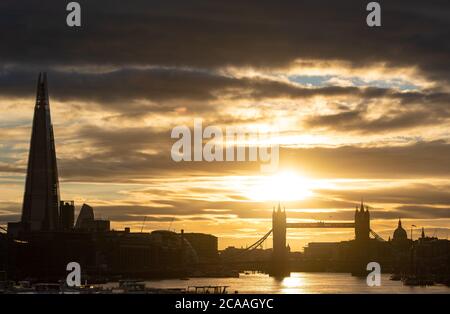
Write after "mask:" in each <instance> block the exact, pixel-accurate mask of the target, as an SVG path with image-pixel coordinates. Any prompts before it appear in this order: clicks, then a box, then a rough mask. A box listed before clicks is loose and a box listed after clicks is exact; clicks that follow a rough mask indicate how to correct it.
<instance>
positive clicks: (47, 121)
mask: <svg viewBox="0 0 450 314" xmlns="http://www.w3.org/2000/svg"><path fill="white" fill-rule="evenodd" d="M58 206H59V184H58V169H57V165H56V152H55V140H54V136H53V126H52V121H51V118H50V104H49V99H48V90H47V75H46V73H43V74H42V73H40V74H39V78H38V84H37V96H36V105H35V107H34V118H33V129H32V133H31V142H30V152H29V156H28V170H27V177H26V183H25V195H24V199H23V208H22V221H21V222H22V227H23V228H25V229H26V230H30V231H50V230H56V229H58V226H59V210H58Z"/></svg>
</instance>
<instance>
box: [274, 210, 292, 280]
mask: <svg viewBox="0 0 450 314" xmlns="http://www.w3.org/2000/svg"><path fill="white" fill-rule="evenodd" d="M272 230H273V253H272V267H271V274H272V275H275V276H284V275H287V274H289V271H288V253H287V249H286V209H285V208H284V209H283V210H281V205H280V203H278V208H277V209H276V210H275V207H274V208H273V212H272Z"/></svg>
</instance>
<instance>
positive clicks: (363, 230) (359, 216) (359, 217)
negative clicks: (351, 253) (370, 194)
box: [355, 201, 370, 241]
mask: <svg viewBox="0 0 450 314" xmlns="http://www.w3.org/2000/svg"><path fill="white" fill-rule="evenodd" d="M369 234H370V213H369V207H368V206H364V203H363V202H362V201H361V205H360V208H359V210H358V206H356V211H355V240H356V241H367V240H369V238H370V237H369Z"/></svg>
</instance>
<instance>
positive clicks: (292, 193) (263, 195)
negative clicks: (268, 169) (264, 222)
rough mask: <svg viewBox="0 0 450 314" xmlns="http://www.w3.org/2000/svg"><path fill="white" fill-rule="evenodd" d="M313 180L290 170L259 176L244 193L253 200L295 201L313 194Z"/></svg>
mask: <svg viewBox="0 0 450 314" xmlns="http://www.w3.org/2000/svg"><path fill="white" fill-rule="evenodd" d="M312 187H313V182H312V181H311V180H309V179H307V178H305V177H302V176H300V175H298V174H296V173H295V172H292V171H284V172H280V173H277V174H275V175H272V176H266V177H261V179H260V180H258V181H257V182H255V184H254V185H253V186H252V187H251V188H250V189H249V191H248V193H246V194H247V195H246V196H247V197H248V198H249V199H251V200H254V201H295V200H302V199H305V198H307V197H309V196H311V195H312V194H313V192H312V191H311V188H312Z"/></svg>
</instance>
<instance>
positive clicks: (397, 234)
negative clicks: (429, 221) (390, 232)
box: [393, 219, 408, 241]
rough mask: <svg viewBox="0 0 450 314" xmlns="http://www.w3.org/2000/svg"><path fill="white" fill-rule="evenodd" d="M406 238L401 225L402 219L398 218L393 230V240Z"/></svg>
mask: <svg viewBox="0 0 450 314" xmlns="http://www.w3.org/2000/svg"><path fill="white" fill-rule="evenodd" d="M406 239H408V235H407V233H406V230H405V229H403V227H402V221H401V220H400V219H399V220H398V227H397V229H395V231H394V239H393V240H394V241H398V240H406Z"/></svg>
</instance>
